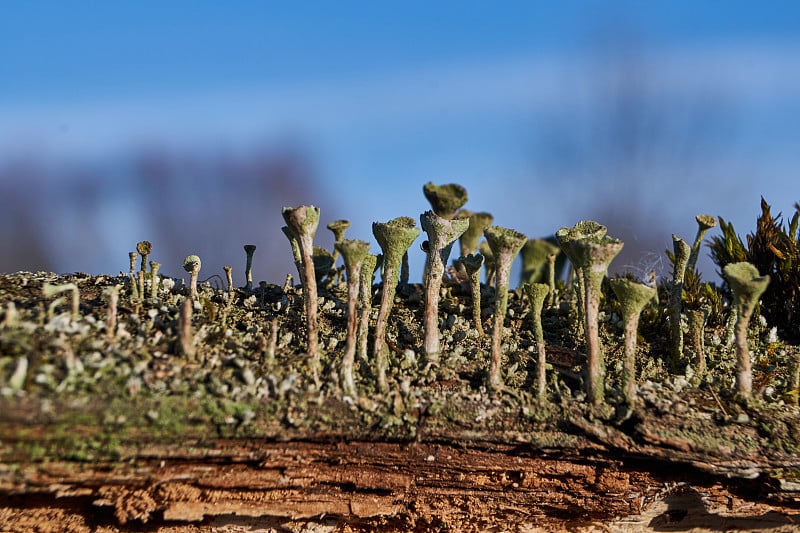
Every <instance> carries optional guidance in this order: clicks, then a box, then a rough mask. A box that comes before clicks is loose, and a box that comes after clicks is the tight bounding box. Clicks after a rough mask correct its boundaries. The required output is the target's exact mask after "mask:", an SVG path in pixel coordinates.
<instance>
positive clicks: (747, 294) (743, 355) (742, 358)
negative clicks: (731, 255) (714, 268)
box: [722, 262, 770, 400]
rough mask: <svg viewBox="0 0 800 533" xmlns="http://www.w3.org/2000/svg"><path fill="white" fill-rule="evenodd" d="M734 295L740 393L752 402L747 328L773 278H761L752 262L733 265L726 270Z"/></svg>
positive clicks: (751, 371)
mask: <svg viewBox="0 0 800 533" xmlns="http://www.w3.org/2000/svg"><path fill="white" fill-rule="evenodd" d="M722 273H723V275H724V276H725V279H726V280H727V281H728V285H730V288H731V293H732V294H733V303H734V306H735V307H736V310H737V315H738V318H737V320H736V326H735V329H734V336H735V338H736V386H735V390H736V394H737V395H739V396H740V397H741V398H743V399H745V400H748V399H750V398H752V396H753V369H752V365H751V362H750V350H749V349H748V346H747V328H748V326H749V325H750V319H751V317H752V315H753V311H754V309H755V307H756V304H757V303H758V299H759V298H760V297H761V295H762V294H763V293H764V291H765V290H766V288H767V285H769V280H770V277H769V276H768V275H766V276H760V275H759V272H758V269H757V268H756V267H755V266H753V265H752V264H750V263H746V262H740V263H729V264H728V265H725V268H723V270H722Z"/></svg>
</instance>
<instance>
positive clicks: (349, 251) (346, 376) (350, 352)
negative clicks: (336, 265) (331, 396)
mask: <svg viewBox="0 0 800 533" xmlns="http://www.w3.org/2000/svg"><path fill="white" fill-rule="evenodd" d="M335 246H336V250H337V251H338V252H339V253H340V254H341V256H342V258H343V260H344V266H345V269H346V273H347V345H346V347H345V350H344V356H343V357H342V367H341V375H340V379H341V383H342V390H343V392H344V393H345V394H347V395H350V396H354V395H355V393H356V386H355V379H354V377H353V365H354V363H355V356H356V340H357V339H356V334H357V327H358V313H357V306H358V295H359V288H360V285H361V268H362V266H363V264H364V259H366V257H367V256H368V255H369V243H367V242H364V241H356V240H347V239H343V240H341V241H339V242H338V243H336V245H335Z"/></svg>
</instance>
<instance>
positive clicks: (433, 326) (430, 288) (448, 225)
mask: <svg viewBox="0 0 800 533" xmlns="http://www.w3.org/2000/svg"><path fill="white" fill-rule="evenodd" d="M420 224H421V225H422V229H423V231H425V233H427V235H428V245H427V252H428V256H427V260H426V262H425V315H424V318H423V327H424V329H425V341H424V350H425V357H426V360H427V361H428V363H436V362H438V360H439V352H440V351H441V349H440V347H439V289H441V286H442V277H443V276H444V268H445V265H446V264H447V260H448V258H449V255H450V247H451V246H452V244H453V242H455V240H456V239H458V238H459V237H460V236H461V234H462V233H464V231H466V229H467V227H468V226H469V219H468V218H456V219H452V220H448V219H446V218H442V217H440V216H439V215H437V214H436V213H434V212H433V211H426V212H424V213H422V215H420Z"/></svg>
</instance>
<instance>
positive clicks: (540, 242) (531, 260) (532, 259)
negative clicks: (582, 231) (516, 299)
mask: <svg viewBox="0 0 800 533" xmlns="http://www.w3.org/2000/svg"><path fill="white" fill-rule="evenodd" d="M556 252H558V246H556V245H555V244H553V243H551V242H549V241H547V240H546V239H529V240H528V242H526V243H525V244H524V245H523V246H522V250H521V251H520V257H521V258H522V271H521V273H520V285H522V284H523V283H539V282H540V281H541V280H542V279H544V275H545V270H544V267H545V265H547V262H548V260H547V256H548V255H550V254H554V253H556Z"/></svg>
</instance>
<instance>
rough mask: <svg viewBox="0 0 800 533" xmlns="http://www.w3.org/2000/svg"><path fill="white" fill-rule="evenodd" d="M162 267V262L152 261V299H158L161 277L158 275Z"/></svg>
mask: <svg viewBox="0 0 800 533" xmlns="http://www.w3.org/2000/svg"><path fill="white" fill-rule="evenodd" d="M159 268H161V263H157V262H155V261H150V299H151V300H156V299H158V286H159V285H160V278H159V277H158V269H159Z"/></svg>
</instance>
